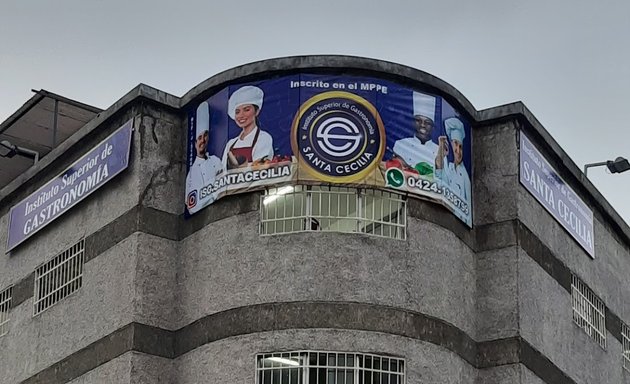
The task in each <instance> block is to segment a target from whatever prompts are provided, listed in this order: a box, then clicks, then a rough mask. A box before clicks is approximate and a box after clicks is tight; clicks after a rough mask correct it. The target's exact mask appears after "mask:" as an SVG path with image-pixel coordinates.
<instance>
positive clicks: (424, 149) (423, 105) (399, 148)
mask: <svg viewBox="0 0 630 384" xmlns="http://www.w3.org/2000/svg"><path fill="white" fill-rule="evenodd" d="M413 115H414V116H413V118H414V125H415V131H416V132H415V135H414V136H413V137H408V138H406V139H400V140H397V141H396V143H394V154H395V155H396V156H397V157H398V158H400V159H402V160H403V161H404V162H405V163H406V165H407V166H408V167H409V168H416V166H417V165H419V164H420V163H426V165H427V166H430V167H431V169H432V168H433V165H434V161H435V156H436V154H437V151H438V145H437V144H436V143H435V142H433V140H432V135H433V127H434V124H435V123H434V121H435V97H433V96H431V95H425V94H423V93H419V92H413Z"/></svg>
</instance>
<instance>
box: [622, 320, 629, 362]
mask: <svg viewBox="0 0 630 384" xmlns="http://www.w3.org/2000/svg"><path fill="white" fill-rule="evenodd" d="M621 339H622V340H623V343H622V344H623V345H622V347H623V367H624V368H625V369H627V370H628V371H630V328H628V326H627V325H625V324H622V325H621Z"/></svg>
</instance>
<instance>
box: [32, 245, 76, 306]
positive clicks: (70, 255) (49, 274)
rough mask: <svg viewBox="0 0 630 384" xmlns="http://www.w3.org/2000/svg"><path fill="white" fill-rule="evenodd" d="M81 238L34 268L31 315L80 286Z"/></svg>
mask: <svg viewBox="0 0 630 384" xmlns="http://www.w3.org/2000/svg"><path fill="white" fill-rule="evenodd" d="M83 250H84V241H83V240H81V241H79V242H78V243H76V244H75V245H73V246H72V247H70V248H68V249H67V250H65V251H63V252H62V253H60V254H59V255H57V256H55V258H53V259H52V260H50V261H48V262H46V263H45V264H43V265H41V266H39V267H37V269H36V270H35V293H34V308H33V316H35V315H37V314H39V313H41V312H42V311H44V310H46V309H48V308H50V307H51V306H52V305H54V304H56V303H57V302H59V301H60V300H61V299H63V298H65V297H66V296H68V295H70V294H71V293H73V292H75V291H76V290H78V289H79V288H81V284H82V282H83V260H84V259H83Z"/></svg>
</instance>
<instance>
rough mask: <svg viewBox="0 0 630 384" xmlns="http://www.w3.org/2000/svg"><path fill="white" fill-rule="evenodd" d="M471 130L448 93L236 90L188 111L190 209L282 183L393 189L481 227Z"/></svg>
mask: <svg viewBox="0 0 630 384" xmlns="http://www.w3.org/2000/svg"><path fill="white" fill-rule="evenodd" d="M470 133H471V130H470V124H469V122H468V121H467V120H466V119H465V118H464V117H463V116H462V115H461V114H460V113H459V112H458V111H457V110H456V109H455V108H454V107H452V106H451V105H450V104H449V103H448V102H447V101H446V100H444V99H443V98H442V97H440V96H436V95H432V94H429V93H425V92H419V91H416V90H414V89H411V88H408V87H404V86H401V85H399V84H396V83H393V82H389V81H386V80H381V79H377V78H370V77H355V76H334V75H314V74H296V75H290V76H284V77H278V78H273V79H267V80H261V81H255V82H249V83H243V84H237V85H231V86H228V87H225V88H224V89H222V90H220V91H219V92H217V93H215V94H214V95H212V96H211V97H209V98H208V99H206V100H204V101H202V102H201V103H199V104H196V105H193V106H191V108H190V109H189V110H188V148H187V176H186V199H185V204H186V209H187V213H188V214H189V215H191V214H194V213H196V212H198V211H199V210H200V209H202V208H204V207H206V206H208V205H210V204H212V203H213V202H214V201H216V200H217V199H220V198H221V197H224V196H227V195H231V194H236V193H240V192H246V191H251V190H255V189H263V188H266V187H269V186H276V185H282V184H343V185H349V186H355V187H366V188H381V189H383V188H384V189H392V190H396V191H398V192H400V193H406V194H409V195H412V196H417V197H422V198H427V199H430V200H433V201H436V202H440V203H442V204H444V205H445V206H446V207H448V208H449V209H450V210H451V211H452V212H453V213H454V214H455V215H456V216H457V217H458V218H460V219H461V220H462V221H464V222H465V223H466V224H467V225H468V226H472V207H471V203H472V198H471V182H470V175H471V142H472V139H471V134H470Z"/></svg>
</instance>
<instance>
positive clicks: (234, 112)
mask: <svg viewBox="0 0 630 384" xmlns="http://www.w3.org/2000/svg"><path fill="white" fill-rule="evenodd" d="M264 96H265V95H264V93H263V91H262V89H260V88H258V87H255V86H252V85H246V86H243V87H241V88H239V89H237V90H236V91H234V93H232V95H231V96H230V98H229V100H228V110H227V113H228V115H229V116H230V118H231V119H232V120H234V122H235V123H236V125H238V126H239V127H240V128H241V133H240V134H239V135H238V136H237V137H235V138H233V139H230V140H229V141H228V142H227V144H226V146H225V150H224V151H223V158H222V163H223V166H224V168H225V169H227V170H230V169H234V168H239V167H245V166H247V165H248V164H249V163H252V162H254V161H256V160H263V159H267V160H271V159H272V158H273V138H272V137H271V135H270V134H269V133H267V132H265V131H263V130H261V129H260V127H259V124H258V115H259V114H260V110H261V109H262V105H263V99H264Z"/></svg>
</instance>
